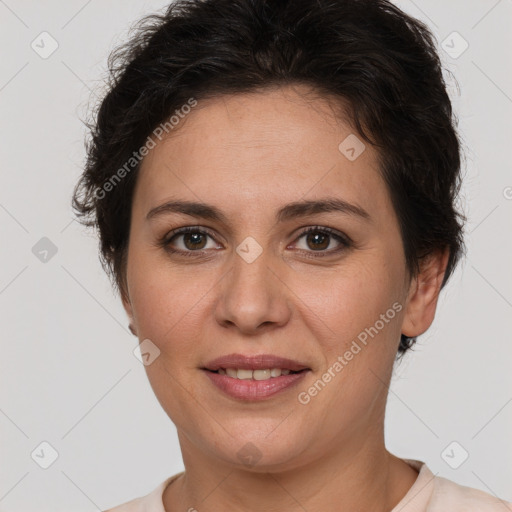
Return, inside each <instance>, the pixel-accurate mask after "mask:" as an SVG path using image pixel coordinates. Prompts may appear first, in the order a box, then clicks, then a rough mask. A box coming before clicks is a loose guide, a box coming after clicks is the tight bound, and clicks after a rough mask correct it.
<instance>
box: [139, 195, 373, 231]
mask: <svg viewBox="0 0 512 512" xmlns="http://www.w3.org/2000/svg"><path fill="white" fill-rule="evenodd" d="M330 212H338V213H343V214H346V215H353V216H356V217H360V218H361V219H364V220H370V215H369V214H368V212H367V211H366V210H364V209H363V208H361V207H360V206H357V205H355V204H351V203H348V202H347V201H344V200H343V199H339V198H337V197H325V198H322V199H316V200H309V201H308V200H302V201H296V202H293V203H289V204H287V205H285V206H283V207H281V208H280V209H279V210H278V211H277V213H276V221H277V222H285V221H288V220H292V219H295V218H300V217H307V216H310V215H314V214H318V213H330ZM168 213H182V214H185V215H189V216H191V217H199V218H202V219H207V220H211V221H218V222H221V223H224V224H228V220H227V217H226V216H225V215H224V214H223V213H222V212H221V211H220V210H219V209H218V208H217V207H215V206H213V205H209V204H207V203H200V202H194V201H183V200H173V201H167V202H165V203H164V204H161V205H160V206H157V207H155V208H152V209H151V210H150V211H149V212H148V214H147V215H146V219H147V220H150V219H152V218H154V217H157V216H160V215H164V214H168Z"/></svg>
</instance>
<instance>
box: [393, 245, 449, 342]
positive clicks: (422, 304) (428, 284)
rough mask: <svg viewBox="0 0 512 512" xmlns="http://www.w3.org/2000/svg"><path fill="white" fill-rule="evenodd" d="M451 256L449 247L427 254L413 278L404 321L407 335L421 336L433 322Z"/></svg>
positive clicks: (403, 330) (404, 331)
mask: <svg viewBox="0 0 512 512" xmlns="http://www.w3.org/2000/svg"><path fill="white" fill-rule="evenodd" d="M449 256H450V251H449V249H445V250H439V251H436V252H434V253H432V254H431V255H429V256H427V257H426V258H425V259H424V260H423V261H422V262H421V264H420V272H419V273H418V275H417V276H416V277H415V278H414V279H412V280H411V284H410V288H409V294H408V297H407V304H406V307H405V313H404V317H403V318H404V319H403V322H402V334H404V335H405V336H408V337H410V338H413V337H415V336H419V335H420V334H423V333H424V332H425V331H426V330H427V329H428V328H429V327H430V325H431V324H432V322H433V320H434V316H435V312H436V306H437V300H438V298H439V292H440V291H441V286H442V284H443V279H444V275H445V271H446V266H447V265H448V258H449Z"/></svg>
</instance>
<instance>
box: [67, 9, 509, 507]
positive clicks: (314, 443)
mask: <svg viewBox="0 0 512 512" xmlns="http://www.w3.org/2000/svg"><path fill="white" fill-rule="evenodd" d="M110 65H111V72H112V80H111V82H110V89H109V91H108V93H107V94H106V96H105V98H104V99H103V101H102V103H101V105H100V108H99V111H98V113H97V118H96V120H95V123H94V124H93V126H92V127H91V129H92V138H91V141H90V144H89V146H88V161H87V165H86V169H85V172H84V174H83V176H82V178H81V180H80V182H79V183H78V184H77V188H76V190H75V195H74V207H75V209H76V211H77V213H78V214H79V216H80V217H81V219H82V221H83V222H84V223H86V224H89V225H95V226H97V228H98V229H99V233H100V238H101V257H102V262H103V264H104V266H105V269H106V270H107V271H108V272H109V274H110V275H111V276H112V278H113V282H114V285H115V286H116V289H117V290H118V291H119V293H120V296H121V299H122V302H123V305H124V307H125V310H126V312H127V315H128V317H129V319H130V329H131V331H132V332H133V333H134V334H135V335H136V336H138V338H139V340H140V342H141V345H140V346H141V353H142V359H143V362H144V364H145V368H146V371H147V375H148V378H149V381H150V383H151V386H152V388H153V390H154V392H155V394H156V396H157V398H158V400H159V402H160V403H161V405H162V407H163V408H164V410H165V411H166V413H167V414H168V415H169V417H170V418H171V419H172V421H173V422H174V423H175V425H176V427H177V432H178V437H179V442H180V447H181V451H182V455H183V461H184V465H185V471H184V472H183V473H180V474H178V475H174V476H172V477H170V478H168V479H167V480H166V481H165V482H162V483H161V484H160V485H159V486H158V487H157V488H156V489H155V490H154V491H153V492H152V493H151V494H149V495H148V496H145V497H143V498H138V499H136V500H132V501H131V502H128V503H125V504H124V505H121V506H118V507H115V508H113V509H111V510H112V511H116V512H132V511H133V512H134V511H142V510H147V511H152V512H164V511H166V512H171V511H172V512H173V511H178V510H188V511H194V510H198V511H202V510H210V511H220V510H244V511H259V510H280V511H288V510H290V511H292V510H308V511H318V510H372V511H374V512H389V511H393V512H398V511H402V512H412V511H430V512H436V511H446V510H450V511H456V510H465V511H467V510H475V511H476V510H478V511H487V510H488V511H494V510H496V511H501V510H504V505H505V506H510V504H508V505H507V503H505V502H504V501H502V500H499V499H498V498H496V497H494V496H492V495H490V494H487V493H484V492H482V491H479V490H476V489H470V488H467V487H463V486H460V485H458V484H455V483H454V482H451V481H449V480H446V479H444V478H440V477H434V475H433V474H432V472H431V471H430V470H429V468H428V467H427V466H426V465H425V464H424V463H422V462H421V461H417V460H405V459H400V458H398V457H396V456H395V455H393V454H391V453H390V452H388V451H387V449H386V447H385V444H384V415H385V407H386V398H387V388H388V386H389V382H390V379H391V374H392V370H393V365H394V362H395V361H396V360H397V355H398V359H399V358H400V357H401V356H403V354H404V353H406V351H407V350H408V349H410V347H411V346H412V344H413V343H414V341H415V339H416V337H417V336H419V335H421V334H422V333H423V332H425V331H426V330H427V329H428V327H429V326H430V324H431V323H432V321H433V318H434V314H435V309H436V304H437V300H438V296H439V293H440V290H441V288H442V287H443V285H444V284H445V283H446V281H447V279H448V278H449V276H450V275H451V274H452V272H453V270H454V268H455V266H456V264H457V261H458V260H459V258H460V255H461V252H462V249H463V242H462V234H461V233H462V216H461V215H460V214H459V212H457V210H456V208H455V206H454V204H455V201H456V199H457V191H458V188H459V184H460V146H459V140H458V136H457V133H456V128H455V123H454V120H453V116H452V108H451V104H450V100H449V98H448V95H447V93H446V89H445V84H444V81H443V77H442V69H441V65H440V62H439V58H438V56H437V54H436V50H435V46H434V42H433V38H432V35H431V34H430V32H429V30H428V29H427V27H425V26H424V25H423V24H422V23H420V22H419V21H417V20H415V19H413V18H410V17H408V16H407V15H405V14H404V13H403V12H402V11H400V10H399V9H398V8H396V7H395V6H393V5H392V4H391V3H389V2H387V1H384V0H378V1H376V0H336V1H324V0H315V1H313V0H299V1H298V0H294V1H293V2H292V1H283V2H271V1H268V0H206V1H200V0H181V1H180V0H178V1H177V2H176V3H173V4H172V5H170V6H169V8H168V10H167V12H166V13H165V14H164V15H162V16H151V17H148V18H146V19H145V20H144V22H143V23H142V24H141V27H140V29H139V31H138V33H137V34H136V35H135V36H134V37H133V39H132V40H131V41H129V42H128V43H127V44H126V45H125V46H124V47H122V48H120V49H119V50H118V51H117V52H115V53H114V55H113V56H112V58H111V61H110ZM511 510H512V509H511Z"/></svg>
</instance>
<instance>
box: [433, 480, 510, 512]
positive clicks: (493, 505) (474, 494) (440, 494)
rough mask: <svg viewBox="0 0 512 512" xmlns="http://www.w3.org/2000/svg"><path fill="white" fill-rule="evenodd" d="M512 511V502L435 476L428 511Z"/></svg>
mask: <svg viewBox="0 0 512 512" xmlns="http://www.w3.org/2000/svg"><path fill="white" fill-rule="evenodd" d="M507 509H508V510H509V511H510V512H512V503H510V502H507V501H504V500H501V499H500V498H497V497H496V496H493V495H491V494H488V493H486V492H484V491H481V490H479V489H473V488H472V487H466V486H464V485H460V484H457V483H455V482H453V481H451V480H448V479H446V478H443V477H435V478H434V490H433V493H432V497H431V499H430V501H429V504H428V508H427V512H437V511H445V510H450V512H472V511H475V512H477V511H478V512H505V511H506V510H507Z"/></svg>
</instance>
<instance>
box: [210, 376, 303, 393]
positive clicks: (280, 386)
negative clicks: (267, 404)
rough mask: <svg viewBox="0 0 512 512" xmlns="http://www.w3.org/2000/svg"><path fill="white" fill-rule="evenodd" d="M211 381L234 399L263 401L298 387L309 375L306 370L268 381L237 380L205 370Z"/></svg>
mask: <svg viewBox="0 0 512 512" xmlns="http://www.w3.org/2000/svg"><path fill="white" fill-rule="evenodd" d="M203 371H204V372H205V373H206V375H207V376H208V377H209V378H210V380H211V381H212V382H213V384H215V386H217V387H218V388H219V389H221V390H222V391H224V393H226V394H228V395H229V396H231V397H233V398H239V399H241V400H263V399H265V398H268V397H270V396H273V395H275V394H277V393H279V392H281V391H284V390H285V389H288V388H290V387H292V386H294V385H296V384H297V383H298V382H299V381H301V380H302V379H303V378H304V376H305V375H306V374H307V373H308V370H304V371H302V372H299V373H290V374H289V375H281V376H280V377H271V378H270V379H266V380H253V379H247V380H242V379H235V378H233V377H228V376H227V375H220V374H218V373H215V372H210V371H208V370H203Z"/></svg>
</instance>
